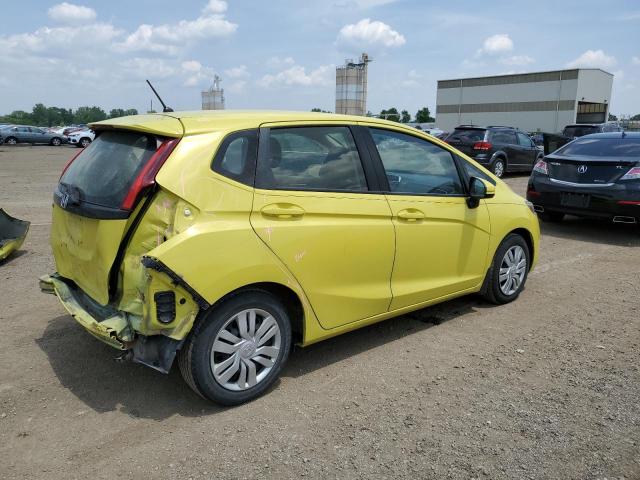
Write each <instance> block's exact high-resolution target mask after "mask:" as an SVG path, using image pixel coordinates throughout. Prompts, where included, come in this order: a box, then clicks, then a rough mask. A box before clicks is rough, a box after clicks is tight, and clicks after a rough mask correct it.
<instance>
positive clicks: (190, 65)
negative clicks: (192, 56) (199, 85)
mask: <svg viewBox="0 0 640 480" xmlns="http://www.w3.org/2000/svg"><path fill="white" fill-rule="evenodd" d="M182 69H183V70H186V71H187V72H199V71H200V70H202V64H201V63H200V62H198V61H197V60H188V61H186V62H182Z"/></svg>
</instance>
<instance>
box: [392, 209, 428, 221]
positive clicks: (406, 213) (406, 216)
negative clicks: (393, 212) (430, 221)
mask: <svg viewBox="0 0 640 480" xmlns="http://www.w3.org/2000/svg"><path fill="white" fill-rule="evenodd" d="M425 217H426V216H425V214H424V213H422V212H421V211H420V210H417V209H415V208H408V209H406V210H400V211H399V212H398V218H399V219H401V220H406V221H407V222H417V221H418V220H424V219H425Z"/></svg>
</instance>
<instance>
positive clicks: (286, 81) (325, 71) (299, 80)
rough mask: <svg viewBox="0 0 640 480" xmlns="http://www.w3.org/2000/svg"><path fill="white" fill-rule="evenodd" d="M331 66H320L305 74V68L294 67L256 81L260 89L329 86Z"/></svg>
mask: <svg viewBox="0 0 640 480" xmlns="http://www.w3.org/2000/svg"><path fill="white" fill-rule="evenodd" d="M334 69H335V67H334V66H333V65H322V66H320V67H318V68H316V69H315V70H313V71H311V72H309V73H307V71H306V69H305V67H302V66H300V65H294V66H292V67H291V68H288V69H286V70H283V71H281V72H279V73H277V74H275V75H270V74H269V75H265V76H263V77H262V78H261V79H260V80H258V85H260V86H261V87H273V86H279V85H287V86H290V85H299V86H305V87H308V86H317V85H321V86H329V85H331V84H332V83H333V80H334V78H333V75H334V74H335V73H334V72H335V70H334Z"/></svg>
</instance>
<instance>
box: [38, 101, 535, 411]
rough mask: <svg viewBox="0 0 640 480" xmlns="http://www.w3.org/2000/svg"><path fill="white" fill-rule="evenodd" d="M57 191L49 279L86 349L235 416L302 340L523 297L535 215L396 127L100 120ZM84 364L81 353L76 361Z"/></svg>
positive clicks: (343, 119) (265, 120)
mask: <svg viewBox="0 0 640 480" xmlns="http://www.w3.org/2000/svg"><path fill="white" fill-rule="evenodd" d="M92 128H93V130H94V131H95V132H96V134H97V137H96V139H95V141H94V142H93V143H92V144H91V145H89V146H88V147H87V148H86V149H84V150H83V151H82V152H81V153H80V154H79V155H78V156H77V157H76V158H75V159H74V160H73V161H72V162H71V163H70V164H69V165H68V166H67V167H66V169H65V170H64V172H63V173H62V176H61V178H60V181H59V184H58V186H57V188H56V191H55V194H54V206H53V220H52V228H51V245H52V248H53V255H54V258H55V263H56V268H57V272H56V273H54V274H52V275H49V276H44V277H42V278H41V288H42V289H43V290H44V291H45V292H49V293H52V292H55V293H56V294H57V295H58V297H59V298H60V300H61V302H62V303H63V304H64V305H65V307H66V309H67V310H68V311H69V312H71V314H72V315H73V316H74V317H75V319H76V320H77V321H78V322H79V323H80V324H81V325H82V326H83V327H84V328H85V329H87V330H88V331H89V332H90V333H91V334H92V335H93V336H95V337H97V338H99V339H101V340H102V341H104V342H106V343H108V344H109V345H111V346H113V347H116V348H118V349H121V350H128V351H129V355H130V356H131V357H132V358H133V360H134V361H136V362H139V363H142V364H145V365H148V366H151V367H152V368H154V369H156V370H159V371H161V372H165V373H167V372H168V371H169V369H170V368H171V365H172V363H173V361H174V358H175V356H176V354H177V356H178V364H179V366H180V370H181V372H182V375H183V377H184V378H185V380H186V382H187V383H188V384H189V386H190V387H191V388H192V389H193V390H195V391H196V392H197V393H199V394H200V395H202V396H203V397H206V398H209V399H211V400H213V401H215V402H218V403H221V404H226V405H234V404H239V403H242V402H245V401H248V400H251V399H253V398H255V397H257V396H258V395H260V394H262V393H263V392H265V391H266V390H267V389H268V388H269V386H270V385H272V384H273V382H274V381H275V380H276V378H277V377H278V375H279V373H280V371H281V370H282V367H283V366H284V364H285V362H286V360H287V357H288V355H289V351H290V349H291V345H292V344H293V343H295V344H298V345H301V346H305V345H309V344H311V343H315V342H318V341H320V340H323V339H326V338H329V337H332V336H335V335H339V334H341V333H344V332H347V331H350V330H354V329H356V328H358V327H361V326H364V325H368V324H371V323H374V322H377V321H380V320H385V319H387V318H391V317H394V316H397V315H401V314H403V313H406V312H409V311H413V310H417V309H420V308H423V307H425V306H427V305H431V304H434V303H438V302H442V301H444V300H448V299H451V298H454V297H458V296H462V295H466V294H470V293H474V292H480V293H482V294H483V295H484V296H485V298H487V299H488V300H490V301H491V302H494V303H498V304H500V303H507V302H510V301H512V300H515V299H516V298H517V297H518V295H519V294H520V292H521V291H522V289H523V286H524V284H525V281H526V279H527V274H528V272H529V270H530V269H531V268H532V267H533V265H534V264H535V263H536V261H537V259H538V245H539V226H538V220H537V218H536V216H535V214H534V213H533V210H532V208H531V205H530V204H528V203H527V202H526V201H525V200H524V199H523V198H522V197H520V196H518V195H516V194H515V193H513V192H512V190H511V189H510V188H509V187H508V186H507V185H506V184H504V183H503V182H502V181H500V180H499V179H497V178H496V177H494V176H493V175H492V174H490V173H489V172H488V171H486V170H484V169H483V168H482V167H480V166H479V165H477V164H475V162H473V161H471V160H470V159H468V158H467V157H465V156H464V155H463V154H461V153H460V152H458V151H457V150H455V149H454V148H452V147H451V146H449V145H447V144H445V143H443V142H441V141H439V140H437V139H435V138H433V137H431V136H429V135H426V134H424V133H421V132H419V131H418V130H416V129H414V128H410V127H406V126H402V125H399V124H398V123H395V122H390V121H385V120H380V119H370V118H365V117H356V116H345V115H328V114H315V113H304V112H300V113H295V112H294V113H289V112H233V111H228V112H215V115H213V114H210V113H208V112H190V113H189V112H187V113H175V112H174V113H171V114H170V115H164V114H156V115H153V116H148V115H141V116H138V117H131V116H129V117H124V118H116V119H110V120H106V121H104V122H99V123H96V124H93V125H92ZM80 361H81V360H80Z"/></svg>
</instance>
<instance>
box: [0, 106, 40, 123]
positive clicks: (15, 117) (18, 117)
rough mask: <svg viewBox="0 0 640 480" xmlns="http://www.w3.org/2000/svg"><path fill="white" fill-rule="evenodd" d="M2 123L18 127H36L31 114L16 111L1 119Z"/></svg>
mask: <svg viewBox="0 0 640 480" xmlns="http://www.w3.org/2000/svg"><path fill="white" fill-rule="evenodd" d="M0 123H13V124H17V125H35V124H34V123H33V118H32V116H31V114H30V113H29V112H25V111H24V110H14V111H13V112H11V113H10V114H9V115H5V116H3V117H0Z"/></svg>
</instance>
